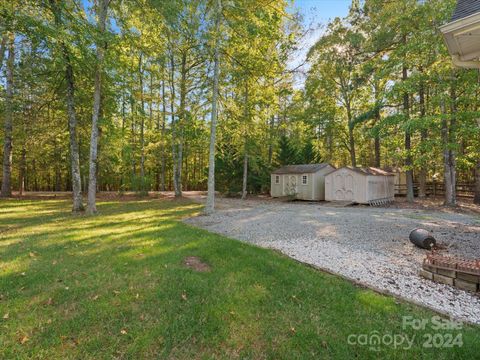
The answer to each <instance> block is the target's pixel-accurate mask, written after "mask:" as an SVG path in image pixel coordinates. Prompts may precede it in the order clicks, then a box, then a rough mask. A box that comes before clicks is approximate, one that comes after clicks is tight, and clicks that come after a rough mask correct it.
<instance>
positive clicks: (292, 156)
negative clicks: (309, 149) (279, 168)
mask: <svg viewBox="0 0 480 360" xmlns="http://www.w3.org/2000/svg"><path fill="white" fill-rule="evenodd" d="M302 155H303V154H302ZM298 158H299V157H298V153H297V150H296V148H295V147H294V146H293V145H292V144H291V142H290V140H289V138H288V137H287V136H286V135H282V136H280V139H279V141H278V155H277V163H278V165H292V164H297V161H298Z"/></svg>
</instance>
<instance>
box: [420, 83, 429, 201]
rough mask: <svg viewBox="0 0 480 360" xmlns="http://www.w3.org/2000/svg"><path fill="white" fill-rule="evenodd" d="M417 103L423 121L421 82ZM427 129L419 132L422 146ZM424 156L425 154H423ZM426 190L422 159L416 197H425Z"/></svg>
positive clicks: (422, 87) (424, 169)
mask: <svg viewBox="0 0 480 360" xmlns="http://www.w3.org/2000/svg"><path fill="white" fill-rule="evenodd" d="M419 98H420V99H419V102H420V117H421V118H422V119H423V118H424V117H425V113H426V111H425V87H424V84H423V81H422V82H421V83H420V90H419ZM427 136H428V134H427V129H422V130H421V131H420V140H421V142H422V144H424V143H425V142H426V141H427ZM423 155H424V156H425V154H423ZM426 188H427V168H426V161H425V159H423V161H422V165H421V167H420V171H419V174H418V197H419V198H425V197H426V196H427V192H426Z"/></svg>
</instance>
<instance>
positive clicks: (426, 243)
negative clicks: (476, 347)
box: [410, 229, 437, 250]
mask: <svg viewBox="0 0 480 360" xmlns="http://www.w3.org/2000/svg"><path fill="white" fill-rule="evenodd" d="M410 241H411V242H412V244H415V245H416V246H418V247H421V248H422V249H427V250H431V249H432V247H434V246H435V244H436V243H437V241H436V240H435V238H434V237H433V235H432V234H431V233H430V232H428V231H427V230H424V229H414V230H412V231H411V232H410Z"/></svg>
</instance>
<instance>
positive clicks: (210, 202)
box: [194, 0, 221, 214]
mask: <svg viewBox="0 0 480 360" xmlns="http://www.w3.org/2000/svg"><path fill="white" fill-rule="evenodd" d="M220 1H221V0H217V14H216V19H215V50H214V55H213V62H214V67H213V90H212V116H211V123H210V148H209V155H208V185H207V186H208V193H207V203H206V205H205V213H206V214H211V213H213V211H214V210H215V137H216V131H217V97H218V82H219V81H218V80H219V72H220V71H219V70H220V39H219V37H220V16H221V3H220ZM194 169H195V167H194Z"/></svg>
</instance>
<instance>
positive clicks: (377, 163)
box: [374, 82, 382, 168]
mask: <svg viewBox="0 0 480 360" xmlns="http://www.w3.org/2000/svg"><path fill="white" fill-rule="evenodd" d="M374 91H375V103H376V104H375V106H376V107H377V108H376V110H375V124H376V125H378V124H379V123H380V120H381V118H380V116H381V115H380V108H379V106H378V104H379V103H380V101H381V99H380V97H381V95H380V89H379V84H378V82H375V86H374ZM374 149H375V167H377V168H380V167H381V157H382V155H381V149H380V134H378V132H376V134H375V136H374Z"/></svg>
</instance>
